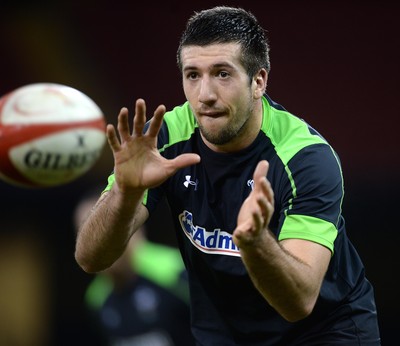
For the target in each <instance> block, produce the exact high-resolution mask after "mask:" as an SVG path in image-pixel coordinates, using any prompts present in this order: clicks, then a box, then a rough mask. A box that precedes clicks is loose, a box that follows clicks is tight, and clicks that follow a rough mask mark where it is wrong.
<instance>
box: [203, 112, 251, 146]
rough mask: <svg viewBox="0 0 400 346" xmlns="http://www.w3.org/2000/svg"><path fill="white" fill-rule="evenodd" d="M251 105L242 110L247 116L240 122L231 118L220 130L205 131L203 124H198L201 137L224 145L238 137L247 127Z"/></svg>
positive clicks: (215, 143) (212, 142)
mask: <svg viewBox="0 0 400 346" xmlns="http://www.w3.org/2000/svg"><path fill="white" fill-rule="evenodd" d="M253 109H254V107H253V106H249V107H247V109H246V110H245V111H244V112H246V113H247V117H246V118H244V119H243V121H242V122H239V123H238V122H236V121H235V119H232V120H231V121H230V122H229V123H228V124H227V125H226V126H224V127H223V128H221V129H220V131H218V132H216V131H207V130H206V129H205V128H204V126H202V125H201V124H198V125H199V129H200V132H201V134H202V135H203V137H204V138H205V139H206V140H207V141H208V142H210V143H211V144H214V145H224V144H227V143H229V142H231V141H233V140H234V139H235V138H237V137H239V136H240V135H241V134H242V133H243V132H244V131H245V129H246V128H247V126H246V125H247V124H248V122H249V119H250V117H251V116H252V114H253Z"/></svg>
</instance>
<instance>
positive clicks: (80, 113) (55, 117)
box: [0, 83, 103, 125]
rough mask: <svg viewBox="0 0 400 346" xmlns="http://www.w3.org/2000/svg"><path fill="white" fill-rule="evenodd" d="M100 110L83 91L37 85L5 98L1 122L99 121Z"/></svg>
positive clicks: (23, 88)
mask: <svg viewBox="0 0 400 346" xmlns="http://www.w3.org/2000/svg"><path fill="white" fill-rule="evenodd" d="M102 117H103V114H102V112H101V110H100V108H99V107H98V106H97V105H96V104H95V103H94V101H92V100H91V99H90V98H89V97H88V96H86V95H85V94H83V93H82V92H80V91H78V90H76V89H73V88H71V87H67V86H64V85H60V84H50V83H38V84H31V85H27V86H24V87H21V88H19V89H17V90H16V91H15V92H13V93H9V94H8V95H6V100H5V101H4V103H3V105H2V109H0V121H1V123H3V124H5V125H7V124H26V123H29V124H43V123H46V122H48V123H52V124H54V123H63V122H71V121H88V120H93V119H100V118H102Z"/></svg>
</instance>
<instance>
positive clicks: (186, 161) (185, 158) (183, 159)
mask: <svg viewBox="0 0 400 346" xmlns="http://www.w3.org/2000/svg"><path fill="white" fill-rule="evenodd" d="M199 162H200V156H199V155H197V154H191V153H188V154H181V155H179V156H177V157H175V158H174V159H171V160H170V163H171V164H172V169H173V170H174V171H175V172H176V171H177V170H179V169H181V168H184V167H188V166H191V165H195V164H197V163H199Z"/></svg>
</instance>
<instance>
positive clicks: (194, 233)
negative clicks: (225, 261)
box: [179, 210, 240, 257]
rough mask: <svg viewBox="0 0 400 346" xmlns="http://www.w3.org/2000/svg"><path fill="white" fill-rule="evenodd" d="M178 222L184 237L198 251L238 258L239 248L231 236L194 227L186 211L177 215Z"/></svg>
mask: <svg viewBox="0 0 400 346" xmlns="http://www.w3.org/2000/svg"><path fill="white" fill-rule="evenodd" d="M179 222H180V224H181V227H182V230H183V231H184V233H185V235H186V236H187V237H188V238H189V240H190V241H191V242H192V244H193V245H194V246H195V247H196V248H198V249H199V250H200V251H202V252H205V253H209V254H218V255H228V256H237V257H240V252H239V248H238V247H237V246H236V245H235V243H234V242H233V240H232V234H229V233H228V232H224V231H221V229H219V228H216V229H214V230H213V231H207V230H206V229H205V228H204V227H201V226H197V225H194V224H193V214H192V213H191V212H189V211H187V210H184V211H183V213H182V214H180V215H179Z"/></svg>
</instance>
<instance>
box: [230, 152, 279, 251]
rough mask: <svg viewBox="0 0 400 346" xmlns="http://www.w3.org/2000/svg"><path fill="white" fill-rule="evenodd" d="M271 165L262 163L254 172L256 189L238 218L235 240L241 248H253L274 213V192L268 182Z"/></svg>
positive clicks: (247, 199)
mask: <svg viewBox="0 0 400 346" xmlns="http://www.w3.org/2000/svg"><path fill="white" fill-rule="evenodd" d="M268 168H269V163H268V162H267V161H265V160H263V161H260V162H259V163H258V165H257V167H256V169H255V171H254V175H253V180H254V189H253V190H252V191H251V192H250V195H249V196H248V197H247V198H246V199H245V201H244V202H243V204H242V207H241V208H240V211H239V215H238V218H237V226H236V229H235V230H234V232H233V240H234V242H235V244H236V245H237V246H238V247H239V248H244V247H246V246H249V245H250V246H251V245H252V244H253V243H254V242H255V241H257V240H258V239H259V237H260V235H262V232H266V231H267V228H268V224H269V222H270V220H271V217H272V214H273V213H274V191H273V190H272V188H271V184H270V183H269V181H268V180H267V178H266V176H267V172H268Z"/></svg>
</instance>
